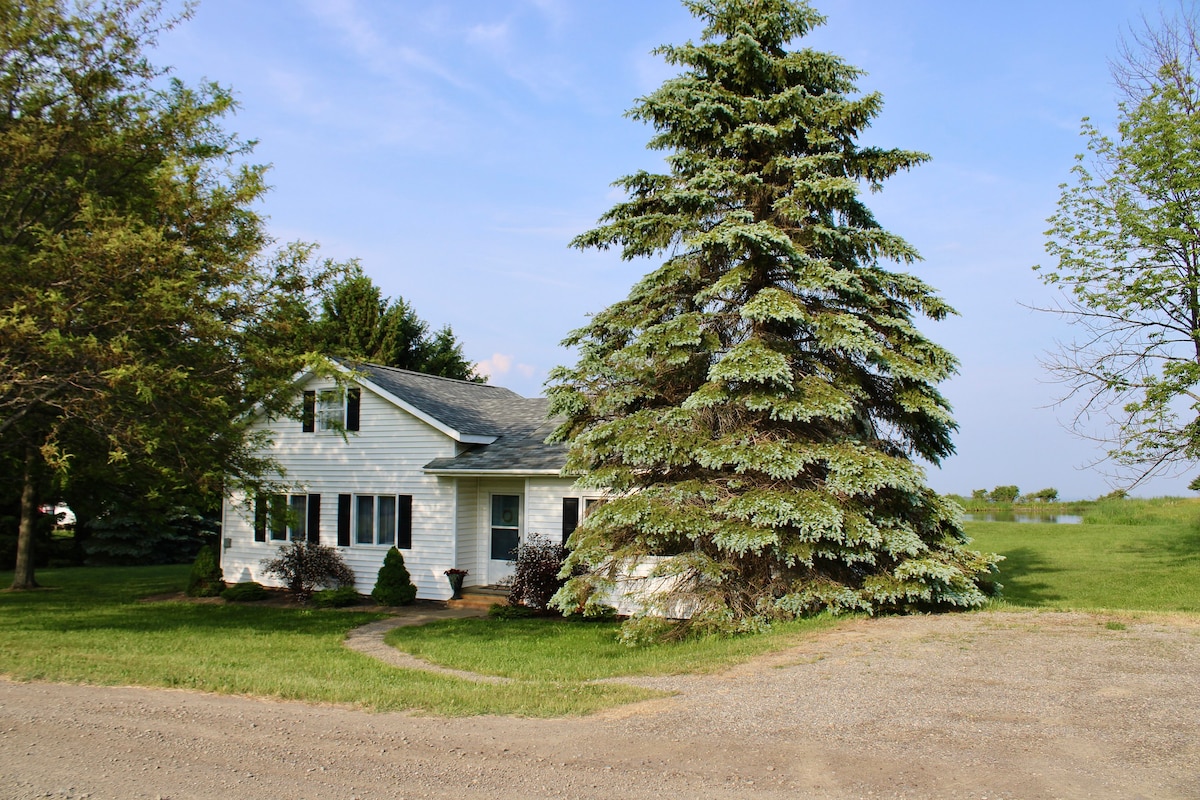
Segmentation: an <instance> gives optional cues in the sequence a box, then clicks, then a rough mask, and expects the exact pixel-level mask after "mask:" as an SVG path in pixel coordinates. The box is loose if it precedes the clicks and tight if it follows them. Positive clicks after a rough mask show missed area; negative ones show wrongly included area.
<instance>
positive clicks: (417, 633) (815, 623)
mask: <svg viewBox="0 0 1200 800" xmlns="http://www.w3.org/2000/svg"><path fill="white" fill-rule="evenodd" d="M836 622H837V620H835V619H834V618H832V617H829V616H822V617H816V618H813V619H807V620H800V621H797V622H787V623H777V624H775V625H773V626H772V627H771V629H770V630H769V631H767V632H766V633H762V634H756V635H753V636H737V637H733V638H722V637H714V636H709V637H693V638H689V639H684V640H682V641H674V642H663V643H660V644H655V645H652V646H640V647H629V646H627V645H624V644H622V643H620V642H619V641H617V633H618V627H619V624H618V623H616V622H593V621H587V620H581V619H578V618H567V619H552V618H542V619H510V620H501V619H459V620H445V621H443V622H436V623H434V624H432V625H423V626H421V627H419V628H397V629H396V630H394V631H391V632H390V633H389V634H388V635H387V638H386V639H385V641H386V642H387V643H388V644H390V645H392V646H394V647H397V648H399V649H401V650H403V651H405V652H406V653H411V654H412V655H415V656H417V657H419V658H423V659H426V660H428V661H432V662H434V663H437V664H442V665H444V666H447V667H453V668H455V669H465V670H469V671H471V672H479V673H484V674H488V675H501V676H505V677H509V678H516V679H520V680H556V679H557V680H566V681H590V680H598V679H601V678H619V677H623V676H629V675H676V674H683V673H689V674H702V673H710V672H715V671H717V670H720V669H724V668H726V667H729V666H732V665H734V664H737V663H740V662H743V661H746V660H748V659H750V658H753V657H754V656H757V655H761V654H763V653H767V652H772V651H775V650H781V649H783V648H786V647H789V646H791V645H794V644H797V643H799V642H800V641H801V640H802V639H804V638H805V637H807V636H809V635H811V634H812V633H814V632H815V631H819V630H823V629H825V628H829V627H831V626H833V625H835V624H836Z"/></svg>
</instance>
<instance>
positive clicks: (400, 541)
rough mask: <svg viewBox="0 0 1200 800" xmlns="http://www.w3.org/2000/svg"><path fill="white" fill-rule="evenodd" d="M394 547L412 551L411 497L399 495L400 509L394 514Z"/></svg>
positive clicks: (409, 495)
mask: <svg viewBox="0 0 1200 800" xmlns="http://www.w3.org/2000/svg"><path fill="white" fill-rule="evenodd" d="M396 516H397V519H396V547H398V548H400V549H401V550H411V549H412V495H411V494H402V495H400V507H399V508H398V509H397V513H396Z"/></svg>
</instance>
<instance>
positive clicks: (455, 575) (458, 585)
mask: <svg viewBox="0 0 1200 800" xmlns="http://www.w3.org/2000/svg"><path fill="white" fill-rule="evenodd" d="M446 577H447V578H449V580H450V589H451V591H453V592H454V596H453V597H451V598H450V599H451V600H462V585H463V578H465V577H467V570H465V569H459V568H457V567H451V568H450V569H448V570H446Z"/></svg>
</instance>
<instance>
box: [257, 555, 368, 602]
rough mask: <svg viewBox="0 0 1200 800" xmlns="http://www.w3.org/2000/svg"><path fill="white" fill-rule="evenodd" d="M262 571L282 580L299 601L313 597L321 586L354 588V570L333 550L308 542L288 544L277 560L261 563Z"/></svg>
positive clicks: (270, 559)
mask: <svg viewBox="0 0 1200 800" xmlns="http://www.w3.org/2000/svg"><path fill="white" fill-rule="evenodd" d="M262 567H263V571H264V572H266V573H267V574H268V575H272V576H274V577H276V578H279V579H280V580H282V581H283V582H284V585H286V586H287V588H288V591H289V592H291V593H292V595H293V596H294V597H295V598H296V599H297V600H300V601H307V600H308V598H310V597H312V593H313V590H314V589H316V588H318V587H322V586H324V587H329V588H333V589H339V588H341V587H343V586H353V585H354V571H353V570H351V569H350V567H348V566H347V565H346V562H345V561H343V560H342V557H341V555H339V554H338V551H337V550H334V549H333V548H332V547H326V546H325V545H323V544H310V543H309V542H288V543H287V544H285V545H283V546H281V547H280V548H279V551H278V553H277V554H276V556H275V558H264V559H263V560H262Z"/></svg>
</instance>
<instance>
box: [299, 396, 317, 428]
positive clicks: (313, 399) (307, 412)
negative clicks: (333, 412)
mask: <svg viewBox="0 0 1200 800" xmlns="http://www.w3.org/2000/svg"><path fill="white" fill-rule="evenodd" d="M300 425H301V430H303V431H304V432H305V433H312V432H313V431H315V430H316V429H317V393H316V392H312V391H309V392H305V393H304V414H303V416H301V417H300Z"/></svg>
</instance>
